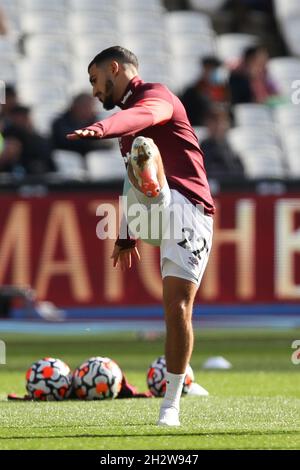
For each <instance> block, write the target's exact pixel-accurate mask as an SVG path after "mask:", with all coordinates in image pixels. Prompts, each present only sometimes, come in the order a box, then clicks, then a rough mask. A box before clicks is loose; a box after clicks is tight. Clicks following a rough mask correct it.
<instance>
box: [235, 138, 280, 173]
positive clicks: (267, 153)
mask: <svg viewBox="0 0 300 470" xmlns="http://www.w3.org/2000/svg"><path fill="white" fill-rule="evenodd" d="M240 157H241V158H242V161H243V165H244V168H245V171H246V175H247V176H248V177H249V178H284V177H285V175H286V170H285V168H284V165H283V154H282V152H281V151H280V149H278V148H277V147H273V146H268V145H266V146H261V147H258V148H257V149H256V150H255V152H253V151H252V150H251V149H250V150H243V151H242V152H240Z"/></svg>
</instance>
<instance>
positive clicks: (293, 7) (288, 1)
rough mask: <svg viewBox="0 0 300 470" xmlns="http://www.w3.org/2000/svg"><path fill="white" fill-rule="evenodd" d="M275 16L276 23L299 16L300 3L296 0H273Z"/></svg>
mask: <svg viewBox="0 0 300 470" xmlns="http://www.w3.org/2000/svg"><path fill="white" fill-rule="evenodd" d="M273 2H274V7H275V15H276V18H277V19H278V21H279V22H280V21H282V20H283V19H284V18H288V17H292V16H294V15H300V3H299V1H298V0H284V1H282V0H273Z"/></svg>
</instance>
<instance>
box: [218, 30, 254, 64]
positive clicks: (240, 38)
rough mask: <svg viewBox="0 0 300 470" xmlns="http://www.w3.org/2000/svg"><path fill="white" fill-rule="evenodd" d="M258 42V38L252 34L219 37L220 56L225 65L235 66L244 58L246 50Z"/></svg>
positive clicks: (222, 35)
mask: <svg viewBox="0 0 300 470" xmlns="http://www.w3.org/2000/svg"><path fill="white" fill-rule="evenodd" d="M257 42H258V37H257V36H254V35H252V34H243V33H228V34H221V35H220V36H218V37H217V49H218V55H219V57H220V59H221V60H222V61H224V62H225V63H227V64H229V65H231V64H235V63H237V62H238V61H239V60H240V59H241V58H242V55H243V52H244V50H245V49H246V48H247V47H249V46H252V45H254V44H256V43H257Z"/></svg>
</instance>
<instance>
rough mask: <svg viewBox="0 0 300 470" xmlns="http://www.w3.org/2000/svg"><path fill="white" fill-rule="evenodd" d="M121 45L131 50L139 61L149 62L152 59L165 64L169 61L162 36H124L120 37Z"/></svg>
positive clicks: (165, 43) (165, 42)
mask: <svg viewBox="0 0 300 470" xmlns="http://www.w3.org/2000/svg"><path fill="white" fill-rule="evenodd" d="M156 41H157V42H156ZM122 44H123V45H124V47H126V48H127V49H129V50H132V51H133V52H134V53H135V54H136V56H137V58H138V60H139V61H141V60H142V59H145V60H146V61H148V62H149V60H152V59H153V60H161V61H164V62H165V63H167V62H169V61H170V60H171V57H170V56H169V49H168V43H167V39H166V37H165V36H163V35H162V36H161V37H158V36H157V35H152V34H146V35H143V36H141V35H135V34H126V35H124V36H122ZM156 44H157V46H156Z"/></svg>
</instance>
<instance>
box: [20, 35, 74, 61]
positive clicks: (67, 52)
mask: <svg viewBox="0 0 300 470" xmlns="http://www.w3.org/2000/svg"><path fill="white" fill-rule="evenodd" d="M25 52H26V55H27V57H28V59H33V60H34V59H35V58H43V57H45V56H46V57H52V56H53V57H56V58H59V59H60V60H66V61H68V60H71V55H72V48H71V43H70V38H69V36H68V35H66V34H57V35H54V34H51V35H46V34H38V35H34V36H31V37H28V38H27V39H26V40H25Z"/></svg>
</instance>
